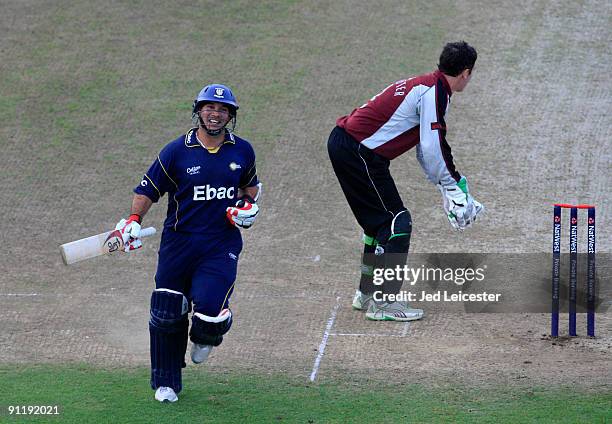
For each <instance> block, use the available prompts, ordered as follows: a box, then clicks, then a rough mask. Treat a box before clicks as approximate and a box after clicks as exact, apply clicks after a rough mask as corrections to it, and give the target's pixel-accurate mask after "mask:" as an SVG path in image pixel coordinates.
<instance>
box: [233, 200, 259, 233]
mask: <svg viewBox="0 0 612 424" xmlns="http://www.w3.org/2000/svg"><path fill="white" fill-rule="evenodd" d="M258 213H259V206H257V203H255V201H254V200H253V198H251V197H250V196H243V197H242V199H240V200H238V201H237V202H236V206H232V207H229V208H227V209H226V210H225V215H226V216H227V220H228V221H229V223H230V224H232V225H236V226H238V227H240V228H251V226H252V225H253V223H254V222H255V218H256V217H257V214H258Z"/></svg>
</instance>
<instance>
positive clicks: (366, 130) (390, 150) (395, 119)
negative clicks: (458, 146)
mask: <svg viewBox="0 0 612 424" xmlns="http://www.w3.org/2000/svg"><path fill="white" fill-rule="evenodd" d="M451 94H452V92H451V89H450V86H449V84H448V81H447V80H446V77H445V76H444V74H443V73H442V72H440V71H435V72H432V73H430V74H425V75H420V76H417V77H413V78H408V79H403V80H400V81H397V82H395V83H393V84H391V85H389V86H388V87H387V88H385V89H384V90H383V91H382V92H380V93H379V94H377V95H376V96H374V97H372V98H371V99H370V100H369V101H368V102H367V103H366V104H364V105H363V106H361V107H359V108H357V109H355V110H353V112H351V114H350V115H348V116H343V117H341V118H339V119H338V120H337V121H336V124H337V125H338V126H339V127H341V128H344V130H345V131H346V132H347V133H349V134H350V135H351V136H352V137H353V138H354V139H355V140H357V141H358V142H360V143H361V144H362V145H363V146H365V147H367V148H369V149H371V150H373V151H374V152H376V153H377V154H379V155H381V156H383V157H385V158H387V159H389V160H391V159H395V158H396V157H397V156H399V155H401V154H402V153H404V152H406V151H408V150H410V149H412V148H413V147H415V146H416V147H417V159H418V160H419V163H420V164H421V167H422V168H423V170H424V171H425V174H426V175H427V178H428V179H429V180H430V181H432V182H433V183H434V184H437V183H441V184H442V185H444V186H448V185H452V184H456V183H457V182H458V181H459V180H460V179H461V175H460V174H459V173H458V172H457V171H456V170H455V165H454V163H453V156H452V154H451V148H450V146H449V145H448V143H447V141H446V122H445V120H444V116H445V114H446V112H447V110H448V106H449V104H450V97H451Z"/></svg>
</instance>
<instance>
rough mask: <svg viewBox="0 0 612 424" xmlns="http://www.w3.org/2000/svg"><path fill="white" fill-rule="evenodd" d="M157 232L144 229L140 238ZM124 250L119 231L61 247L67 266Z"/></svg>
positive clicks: (108, 232)
mask: <svg viewBox="0 0 612 424" xmlns="http://www.w3.org/2000/svg"><path fill="white" fill-rule="evenodd" d="M156 232H157V230H155V228H153V227H148V228H143V229H142V230H141V231H140V237H141V238H142V237H149V236H152V235H153V234H155V233H156ZM122 249H123V238H122V237H121V232H120V231H119V230H112V231H107V232H105V233H102V234H97V235H95V236H91V237H86V238H83V239H80V240H75V241H71V242H70V243H65V244H62V245H61V246H60V251H61V253H62V259H63V261H64V264H65V265H71V264H73V263H75V262H80V261H83V260H85V259H91V258H95V257H96V256H102V255H108V254H110V253H113V252H116V251H118V250H122Z"/></svg>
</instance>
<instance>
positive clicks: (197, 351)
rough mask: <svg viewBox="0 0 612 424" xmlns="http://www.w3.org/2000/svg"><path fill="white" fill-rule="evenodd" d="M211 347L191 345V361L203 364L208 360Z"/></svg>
mask: <svg viewBox="0 0 612 424" xmlns="http://www.w3.org/2000/svg"><path fill="white" fill-rule="evenodd" d="M212 348H213V347H212V346H211V345H203V344H198V343H191V360H192V361H193V363H194V364H201V363H202V362H204V361H206V360H207V359H208V355H210V351H211V350H212Z"/></svg>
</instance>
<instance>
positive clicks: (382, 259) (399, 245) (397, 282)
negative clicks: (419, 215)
mask: <svg viewBox="0 0 612 424" xmlns="http://www.w3.org/2000/svg"><path fill="white" fill-rule="evenodd" d="M411 234H412V217H411V216H410V212H408V210H406V209H403V210H401V211H399V212H397V213H395V214H394V215H393V219H392V220H391V222H390V223H388V224H385V225H384V226H382V227H381V228H380V229H379V231H378V233H377V236H376V239H377V241H378V247H377V251H376V256H377V257H378V258H379V260H378V261H377V265H376V266H377V267H381V268H384V269H393V270H395V269H397V267H398V266H399V267H400V268H403V267H404V265H406V261H407V260H408V250H409V249H410V236H411ZM402 283H403V280H402V279H401V278H397V275H395V276H394V278H390V279H386V280H385V282H384V283H383V285H382V291H383V293H385V294H396V293H399V292H400V290H401V289H402Z"/></svg>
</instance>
